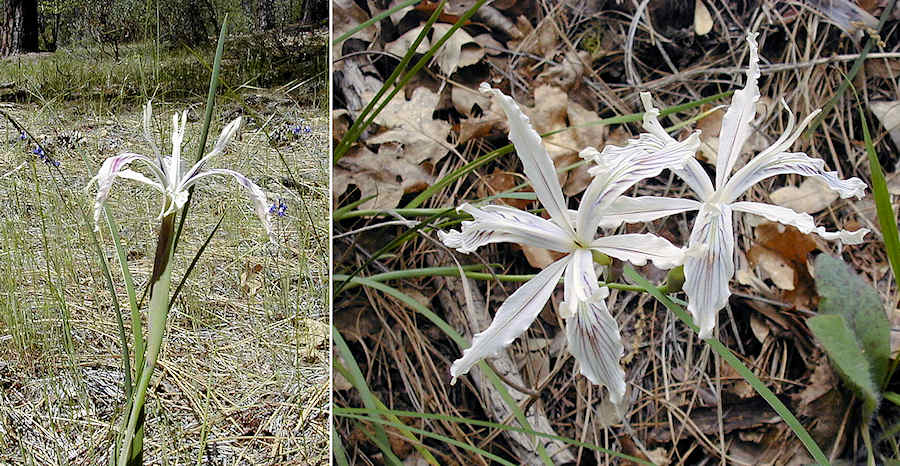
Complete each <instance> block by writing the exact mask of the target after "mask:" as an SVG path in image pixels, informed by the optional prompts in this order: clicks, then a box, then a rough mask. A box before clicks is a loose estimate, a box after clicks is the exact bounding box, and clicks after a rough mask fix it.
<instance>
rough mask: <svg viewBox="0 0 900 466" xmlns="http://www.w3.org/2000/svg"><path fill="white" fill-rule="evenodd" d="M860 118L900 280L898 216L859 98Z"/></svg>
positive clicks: (890, 259)
mask: <svg viewBox="0 0 900 466" xmlns="http://www.w3.org/2000/svg"><path fill="white" fill-rule="evenodd" d="M857 107H858V108H859V118H860V122H861V123H862V131H863V140H864V141H865V144H866V154H867V155H868V158H869V171H870V172H871V173H872V197H874V198H875V209H876V211H877V212H878V224H879V226H880V227H881V234H882V236H883V237H884V248H885V249H886V250H887V256H888V262H890V264H891V271H892V272H893V273H894V281H897V280H900V232H898V231H897V217H896V216H894V206H893V205H891V194H890V193H889V192H888V188H887V181H886V180H885V178H884V170H883V169H882V168H881V163H880V162H879V161H878V154H876V153H875V145H874V144H873V143H872V136H871V135H870V134H869V124H868V122H867V121H866V114H865V112H864V111H863V108H862V104H861V103H860V102H859V99H858V98H857Z"/></svg>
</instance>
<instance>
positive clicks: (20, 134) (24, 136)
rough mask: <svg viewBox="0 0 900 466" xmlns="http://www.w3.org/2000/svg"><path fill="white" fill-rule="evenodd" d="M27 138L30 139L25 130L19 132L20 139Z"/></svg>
mask: <svg viewBox="0 0 900 466" xmlns="http://www.w3.org/2000/svg"><path fill="white" fill-rule="evenodd" d="M26 139H28V135H27V134H25V131H22V132H20V133H19V140H20V141H24V140H26Z"/></svg>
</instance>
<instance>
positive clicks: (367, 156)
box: [333, 143, 434, 209]
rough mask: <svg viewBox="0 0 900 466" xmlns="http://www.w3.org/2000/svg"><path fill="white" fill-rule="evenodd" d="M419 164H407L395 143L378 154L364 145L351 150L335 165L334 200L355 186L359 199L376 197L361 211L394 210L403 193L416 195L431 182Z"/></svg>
mask: <svg viewBox="0 0 900 466" xmlns="http://www.w3.org/2000/svg"><path fill="white" fill-rule="evenodd" d="M433 181H434V180H433V177H432V176H431V175H430V174H429V173H428V172H426V171H425V170H424V169H423V168H422V167H421V166H419V164H418V163H414V162H410V161H409V160H407V158H406V152H404V151H402V150H400V148H399V147H398V145H397V144H393V143H385V144H382V145H381V147H380V148H379V150H378V153H377V154H376V153H374V152H372V151H370V150H369V149H368V148H366V147H365V146H359V147H354V148H353V149H351V150H350V152H348V153H347V155H345V156H344V157H342V158H341V160H339V161H338V162H337V164H335V167H334V178H333V184H334V197H335V199H337V198H338V197H339V196H341V195H342V194H344V193H345V192H347V189H348V188H350V187H351V186H356V187H357V189H359V191H360V196H361V197H369V196H375V197H374V198H373V199H370V200H368V201H366V202H364V203H363V204H362V205H361V206H360V208H362V209H393V208H394V207H397V205H398V204H399V203H400V198H402V197H403V194H404V193H411V192H417V191H421V190H422V189H424V188H425V187H426V186H428V185H429V184H431V183H432V182H433Z"/></svg>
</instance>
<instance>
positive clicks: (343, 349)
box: [331, 326, 403, 465]
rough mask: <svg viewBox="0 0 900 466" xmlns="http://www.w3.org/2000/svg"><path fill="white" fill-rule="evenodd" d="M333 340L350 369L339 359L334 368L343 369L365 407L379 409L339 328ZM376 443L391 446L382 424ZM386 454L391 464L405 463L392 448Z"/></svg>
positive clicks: (335, 360)
mask: <svg viewBox="0 0 900 466" xmlns="http://www.w3.org/2000/svg"><path fill="white" fill-rule="evenodd" d="M331 340H332V342H333V343H332V344H333V345H334V347H335V348H336V349H337V351H338V354H339V355H340V356H341V358H343V360H344V361H345V362H347V364H348V366H349V368H345V367H344V366H343V365H342V364H340V363H339V362H338V361H337V358H335V359H334V367H335V368H336V369H338V370H340V369H343V370H344V371H345V372H342V374H343V375H344V377H346V378H347V380H348V381H349V382H350V383H351V384H353V386H354V387H356V390H357V391H359V396H360V398H362V402H363V405H365V406H366V407H367V408H369V409H377V408H378V403H376V401H375V395H374V394H373V393H372V391H371V390H369V386H368V385H366V378H365V377H364V376H363V374H362V371H361V370H360V369H359V366H358V365H357V364H356V359H354V358H353V352H352V351H350V347H349V346H347V342H346V341H344V337H343V336H341V332H338V330H337V328H336V327H334V326H332V327H331ZM374 440H377V442H376V443H378V442H380V443H381V444H383V445H390V443H389V442H388V440H387V434H386V433H385V432H384V427H382V426H381V425H380V424H377V425H375V439H374ZM382 451H383V452H384V455H385V458H386V460H388V461H389V463H391V464H397V465H402V464H403V462H402V461H400V458H397V456H396V455H394V453H393V451H392V450H391V448H390V446H388V447H387V448H386V449H384V448H383V449H382Z"/></svg>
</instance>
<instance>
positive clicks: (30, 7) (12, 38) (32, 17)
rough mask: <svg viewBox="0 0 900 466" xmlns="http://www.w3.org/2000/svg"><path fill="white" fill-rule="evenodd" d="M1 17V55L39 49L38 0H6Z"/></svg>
mask: <svg viewBox="0 0 900 466" xmlns="http://www.w3.org/2000/svg"><path fill="white" fill-rule="evenodd" d="M3 3H4V8H3V15H2V17H0V21H2V24H0V57H5V56H7V55H12V54H17V53H24V52H36V51H37V50H38V14H37V0H6V1H5V2H3Z"/></svg>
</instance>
